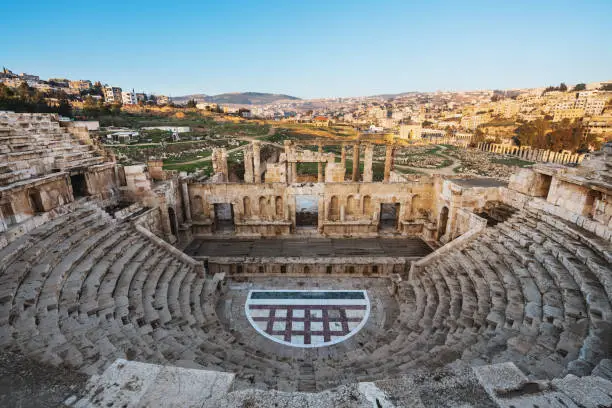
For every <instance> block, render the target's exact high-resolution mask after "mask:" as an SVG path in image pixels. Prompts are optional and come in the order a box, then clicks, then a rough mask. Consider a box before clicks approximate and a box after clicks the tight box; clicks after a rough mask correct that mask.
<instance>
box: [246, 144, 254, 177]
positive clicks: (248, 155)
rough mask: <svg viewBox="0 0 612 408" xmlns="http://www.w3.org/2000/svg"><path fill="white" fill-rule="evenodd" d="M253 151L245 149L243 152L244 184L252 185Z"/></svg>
mask: <svg viewBox="0 0 612 408" xmlns="http://www.w3.org/2000/svg"><path fill="white" fill-rule="evenodd" d="M254 180H255V179H254V175H253V149H252V148H250V147H249V148H247V149H245V150H244V182H245V183H253V182H254Z"/></svg>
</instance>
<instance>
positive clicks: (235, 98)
mask: <svg viewBox="0 0 612 408" xmlns="http://www.w3.org/2000/svg"><path fill="white" fill-rule="evenodd" d="M191 99H195V100H196V102H211V103H220V104H224V103H225V104H234V105H264V104H267V103H274V102H279V101H297V100H300V98H297V97H295V96H291V95H284V94H271V93H264V92H231V93H223V94H219V95H206V94H192V95H184V96H177V97H173V98H172V100H173V101H174V102H175V103H179V104H181V103H187V101H189V100H191Z"/></svg>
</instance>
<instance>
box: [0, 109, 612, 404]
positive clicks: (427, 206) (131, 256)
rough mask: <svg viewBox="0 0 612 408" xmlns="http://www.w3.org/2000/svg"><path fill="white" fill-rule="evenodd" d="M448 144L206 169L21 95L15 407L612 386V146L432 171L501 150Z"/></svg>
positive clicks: (10, 396)
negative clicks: (183, 168)
mask: <svg viewBox="0 0 612 408" xmlns="http://www.w3.org/2000/svg"><path fill="white" fill-rule="evenodd" d="M271 135H273V134H272V133H271ZM270 140H271V141H270ZM447 142H448V143H446V145H445V146H442V147H439V146H434V147H432V146H428V147H416V148H415V149H421V150H418V151H419V152H420V153H419V154H422V157H421V156H419V158H415V154H414V153H410V152H408V151H407V150H405V149H406V147H405V146H403V147H400V146H398V145H396V144H394V143H393V142H392V141H381V140H374V139H366V138H363V139H360V138H358V137H355V138H350V139H348V138H346V139H340V138H338V139H332V138H316V137H313V138H311V139H304V138H301V139H297V138H296V139H293V140H292V139H285V140H282V141H281V140H276V139H274V140H272V139H269V140H268V142H265V141H262V140H261V139H255V138H254V139H253V140H249V141H244V140H242V141H241V142H240V143H238V142H236V143H235V144H234V145H231V146H230V145H229V144H228V145H227V146H224V147H220V146H217V147H214V148H212V149H211V155H212V160H211V168H210V174H206V175H201V174H200V175H194V174H187V173H181V172H179V171H177V170H171V169H168V167H166V168H164V163H163V161H162V160H160V159H157V160H145V161H146V164H131V165H128V164H125V163H123V164H121V163H119V161H117V158H116V155H115V153H113V152H112V151H110V150H108V149H104V148H103V147H102V146H101V145H100V144H99V143H98V142H97V140H95V139H94V138H92V137H91V136H90V134H89V132H88V130H87V129H86V128H84V127H80V126H77V125H75V123H72V122H60V121H59V119H58V117H57V116H56V115H53V114H21V113H12V112H0V406H3V407H12V406H15V407H29V406H32V407H39V406H54V407H55V406H65V407H66V406H68V407H157V406H176V407H313V408H314V407H317V408H319V407H385V408H386V407H498V406H499V407H508V408H510V407H517V408H518V407H531V408H535V407H542V408H543V407H583V408H588V407H593V408H596V407H610V406H612V382H611V381H612V306H611V302H612V266H611V264H612V202H611V201H610V200H611V199H612V145H610V144H606V145H604V147H603V149H602V150H601V151H599V152H595V153H590V154H587V155H586V156H584V157H582V156H581V157H580V158H578V157H570V156H568V157H565V156H563V157H561V156H559V157H555V158H553V157H552V156H551V153H550V152H548V151H547V152H544V151H535V150H534V151H525V149H522V150H520V149H517V151H516V152H514V151H513V152H505V153H511V154H516V155H518V156H517V159H516V160H517V163H520V164H521V165H525V166H524V167H518V166H517V167H513V168H512V171H511V172H510V173H511V174H510V173H509V177H495V178H493V177H482V176H479V175H477V174H475V173H474V174H456V173H453V172H450V171H449V172H441V174H440V173H436V171H422V172H416V171H412V170H411V169H413V168H414V167H415V164H414V163H415V162H416V160H421V161H422V162H423V163H425V164H426V166H430V167H429V168H430V170H431V169H434V170H435V169H436V168H438V167H439V168H443V167H446V166H449V165H450V164H452V163H455V162H456V161H457V163H458V161H461V162H462V163H463V164H462V166H463V167H464V168H466V169H468V170H469V169H473V168H475V167H477V165H474V164H473V162H470V161H469V160H468V156H470V155H471V156H470V157H481V156H478V154H482V152H481V151H482V150H488V151H490V152H491V151H493V152H494V150H495V149H497V148H498V147H496V146H492V145H485V144H478V145H477V146H476V148H467V147H466V146H467V141H465V140H458V141H454V142H456V143H453V141H447ZM270 144H274V145H275V146H273V147H274V149H272V150H270V149H271V148H270V147H269V145H270ZM232 149H238V150H239V152H240V155H241V161H240V163H241V164H240V169H239V170H240V171H236V169H235V167H236V166H235V165H234V164H235V163H234V162H232V160H233V157H234V156H231V155H232V154H235V153H234V152H233V151H232V152H229V150H232ZM402 149H404V150H402ZM426 149H429V150H426ZM432 149H433V150H434V153H432V154H433V155H438V154H439V155H438V156H436V157H433V158H432V154H430V153H431V151H432ZM427 152H429V153H427ZM194 160H195V159H194ZM470 160H471V159H470ZM228 161H229V164H228ZM544 161H545V162H547V163H543V162H544ZM534 162H539V163H537V164H533V163H534ZM577 162H580V163H579V164H578V165H571V166H570V165H567V164H568V163H577ZM232 163H234V164H232ZM488 165H490V166H491V168H497V167H494V166H493V164H490V163H489V164H488ZM498 166H500V168H504V169H505V170H504V171H508V169H509V167H507V166H504V165H498ZM178 170H180V169H178ZM468 173H469V172H468ZM237 175H239V176H240V177H237Z"/></svg>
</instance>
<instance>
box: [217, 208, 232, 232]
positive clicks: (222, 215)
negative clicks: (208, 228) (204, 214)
mask: <svg viewBox="0 0 612 408" xmlns="http://www.w3.org/2000/svg"><path fill="white" fill-rule="evenodd" d="M215 231H216V232H224V233H230V232H234V207H233V206H232V204H230V203H220V204H215Z"/></svg>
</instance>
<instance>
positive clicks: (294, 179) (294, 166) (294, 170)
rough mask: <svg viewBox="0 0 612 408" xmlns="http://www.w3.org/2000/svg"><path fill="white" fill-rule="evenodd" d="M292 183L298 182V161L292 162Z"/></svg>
mask: <svg viewBox="0 0 612 408" xmlns="http://www.w3.org/2000/svg"><path fill="white" fill-rule="evenodd" d="M290 182H291V183H297V162H291V179H290Z"/></svg>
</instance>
